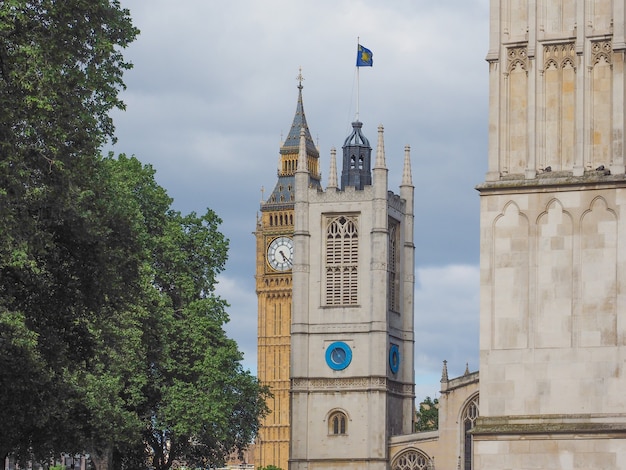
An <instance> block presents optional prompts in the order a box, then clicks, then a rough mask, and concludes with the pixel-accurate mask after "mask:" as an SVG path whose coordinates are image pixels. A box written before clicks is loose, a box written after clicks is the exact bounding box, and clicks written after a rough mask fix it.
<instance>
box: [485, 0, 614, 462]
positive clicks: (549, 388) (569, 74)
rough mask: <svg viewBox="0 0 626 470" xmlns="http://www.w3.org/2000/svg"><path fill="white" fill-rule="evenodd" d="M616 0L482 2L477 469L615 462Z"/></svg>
mask: <svg viewBox="0 0 626 470" xmlns="http://www.w3.org/2000/svg"><path fill="white" fill-rule="evenodd" d="M625 3H626V2H625V1H624V0H540V1H534V0H532V1H531V0H491V13H490V15H491V21H490V25H491V30H490V36H489V53H488V55H487V61H488V63H489V81H490V83H489V90H490V103H489V155H488V170H487V175H486V180H485V182H484V183H482V184H481V185H480V186H479V187H478V190H479V192H480V196H481V233H480V238H481V243H480V254H481V305H480V418H478V422H477V426H476V428H475V429H474V432H473V440H474V457H475V466H474V468H475V469H476V470H487V469H501V468H511V469H523V468H585V469H598V468H602V469H620V468H621V469H623V468H626V393H624V390H625V389H626V176H625V171H624V170H625V167H624V166H625V162H624V137H625V135H626V129H625V127H624V123H625V107H624V91H625V89H626V81H625V77H624V72H625V70H624V52H625V51H626V30H625V20H626V5H625Z"/></svg>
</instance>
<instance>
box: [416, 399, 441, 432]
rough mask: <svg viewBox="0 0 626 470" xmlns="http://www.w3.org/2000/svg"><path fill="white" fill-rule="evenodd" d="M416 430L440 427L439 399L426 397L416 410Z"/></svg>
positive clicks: (431, 429)
mask: <svg viewBox="0 0 626 470" xmlns="http://www.w3.org/2000/svg"><path fill="white" fill-rule="evenodd" d="M415 417H416V419H415V431H417V432H419V431H434V430H436V429H439V400H438V399H437V398H435V399H434V400H433V399H432V398H430V397H426V398H424V400H423V401H422V402H421V403H420V406H419V409H418V410H416V412H415Z"/></svg>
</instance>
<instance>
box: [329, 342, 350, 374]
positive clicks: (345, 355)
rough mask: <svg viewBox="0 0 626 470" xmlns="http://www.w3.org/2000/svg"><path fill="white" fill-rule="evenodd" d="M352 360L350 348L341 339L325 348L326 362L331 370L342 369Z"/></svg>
mask: <svg viewBox="0 0 626 470" xmlns="http://www.w3.org/2000/svg"><path fill="white" fill-rule="evenodd" d="M351 361H352V349H350V346H348V345H347V344H346V343H344V342H343V341H335V342H334V343H332V344H331V345H330V346H328V348H326V364H328V367H330V368H331V369H333V370H343V369H345V368H346V367H348V366H349V365H350V362H351Z"/></svg>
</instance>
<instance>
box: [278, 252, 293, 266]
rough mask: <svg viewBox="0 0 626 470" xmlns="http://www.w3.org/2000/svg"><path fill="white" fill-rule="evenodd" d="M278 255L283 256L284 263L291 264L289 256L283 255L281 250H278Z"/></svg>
mask: <svg viewBox="0 0 626 470" xmlns="http://www.w3.org/2000/svg"><path fill="white" fill-rule="evenodd" d="M280 256H282V257H283V261H285V262H286V263H289V264H291V260H290V259H289V258H287V257H286V256H285V253H283V252H282V251H281V252H280Z"/></svg>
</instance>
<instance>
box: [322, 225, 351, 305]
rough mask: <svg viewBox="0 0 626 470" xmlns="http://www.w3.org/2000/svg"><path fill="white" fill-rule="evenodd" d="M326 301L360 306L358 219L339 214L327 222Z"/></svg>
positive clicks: (328, 303) (332, 303)
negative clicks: (358, 290)
mask: <svg viewBox="0 0 626 470" xmlns="http://www.w3.org/2000/svg"><path fill="white" fill-rule="evenodd" d="M325 254H326V260H325V268H326V278H325V282H326V304H327V305H356V303H357V280H358V261H359V231H358V228H357V218H356V217H350V216H345V215H342V216H338V217H333V218H329V219H327V225H326V251H325Z"/></svg>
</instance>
